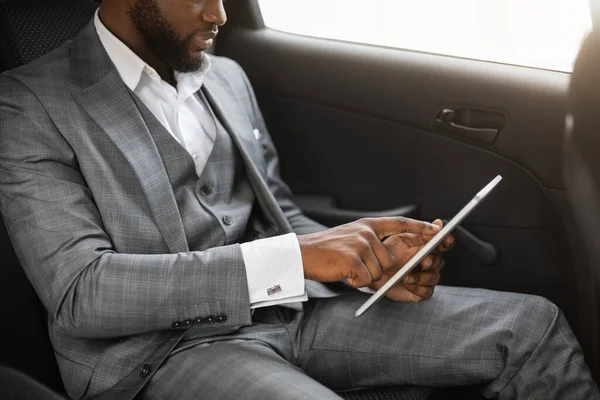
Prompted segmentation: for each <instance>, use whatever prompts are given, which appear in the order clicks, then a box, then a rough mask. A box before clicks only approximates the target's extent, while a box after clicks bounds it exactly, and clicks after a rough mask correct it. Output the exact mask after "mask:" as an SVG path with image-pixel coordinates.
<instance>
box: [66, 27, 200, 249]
mask: <svg viewBox="0 0 600 400" xmlns="http://www.w3.org/2000/svg"><path fill="white" fill-rule="evenodd" d="M84 62H85V64H87V66H88V68H89V69H88V68H86V71H87V72H86V73H85V74H83V73H82V71H83V69H81V67H80V66H81V65H83V63H84ZM90 69H91V72H90ZM71 79H72V81H73V82H74V83H76V84H77V85H78V86H79V87H80V88H78V89H76V90H75V91H74V96H75V97H76V99H77V100H78V101H79V103H80V104H81V106H82V107H83V108H84V109H85V110H86V111H87V113H88V114H89V115H90V116H91V117H92V118H93V119H94V121H96V123H97V124H98V125H99V126H100V127H101V128H102V130H103V131H104V133H105V134H106V135H107V136H108V137H110V139H111V140H112V141H113V142H114V143H115V145H116V147H117V148H118V149H119V150H120V151H121V152H122V153H123V155H124V156H125V158H126V159H127V161H128V162H129V164H130V167H131V168H132V169H133V171H134V172H135V174H136V177H137V179H138V180H139V182H140V184H141V186H142V188H143V191H144V194H145V196H146V200H147V202H148V204H149V207H150V209H151V211H152V214H153V217H154V219H155V220H156V223H157V225H158V228H159V229H160V231H161V233H162V235H163V237H164V239H165V241H166V243H167V245H168V247H169V250H170V251H171V252H172V253H177V252H184V251H189V248H188V245H187V240H186V237H185V231H184V228H183V223H182V221H181V216H180V214H179V209H178V207H177V202H176V200H175V196H174V194H173V191H172V190H171V185H170V181H169V178H168V175H167V172H166V170H165V167H164V165H163V162H162V159H161V157H160V154H159V152H158V149H157V148H156V145H155V144H154V141H153V139H152V136H151V134H150V132H149V131H148V128H147V127H146V124H145V123H144V120H143V118H142V116H141V115H140V113H139V110H138V109H137V107H136V106H135V103H134V101H133V98H132V97H131V96H132V95H133V94H132V93H131V92H130V91H129V89H128V88H127V86H126V85H125V84H124V83H123V81H122V80H121V77H120V76H119V73H118V71H117V70H116V68H115V67H114V65H113V64H112V62H111V61H110V58H109V57H108V54H106V52H105V50H104V47H103V46H102V44H101V42H100V39H99V38H98V35H97V34H96V31H95V27H94V25H93V23H92V24H90V25H88V26H87V27H86V28H85V29H84V31H83V32H82V34H81V36H79V37H78V38H77V39H76V40H75V41H74V43H73V51H72V57H71ZM106 157H107V159H108V161H107V162H110V154H107V155H106Z"/></svg>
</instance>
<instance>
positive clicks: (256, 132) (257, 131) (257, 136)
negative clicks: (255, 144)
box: [252, 129, 262, 140]
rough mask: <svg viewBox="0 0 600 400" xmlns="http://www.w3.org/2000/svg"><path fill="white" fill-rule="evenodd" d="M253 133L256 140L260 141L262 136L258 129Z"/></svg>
mask: <svg viewBox="0 0 600 400" xmlns="http://www.w3.org/2000/svg"><path fill="white" fill-rule="evenodd" d="M252 133H254V138H255V139H256V140H259V139H260V137H261V136H262V135H261V134H260V131H259V130H258V129H254V130H253V131H252Z"/></svg>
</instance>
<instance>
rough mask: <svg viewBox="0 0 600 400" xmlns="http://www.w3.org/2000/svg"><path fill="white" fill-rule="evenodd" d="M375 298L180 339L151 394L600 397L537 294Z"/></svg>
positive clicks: (333, 302) (278, 314) (269, 314)
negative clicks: (470, 391) (470, 390)
mask: <svg viewBox="0 0 600 400" xmlns="http://www.w3.org/2000/svg"><path fill="white" fill-rule="evenodd" d="M366 298H367V295H365V294H363V293H361V292H355V293H352V294H348V295H342V296H339V297H335V298H330V299H311V300H309V301H308V302H307V303H305V307H304V311H302V312H297V311H294V310H290V309H286V308H282V307H269V308H265V309H259V310H257V311H256V312H255V313H254V316H253V325H252V326H248V327H244V328H241V329H240V330H238V331H237V332H235V333H233V334H229V335H225V336H217V337H210V338H203V339H196V340H192V341H187V342H182V343H180V345H179V346H178V347H177V348H176V349H175V350H174V352H173V353H172V354H171V355H170V356H169V357H168V358H167V359H166V360H165V362H164V363H163V365H162V366H161V367H160V368H159V369H158V371H157V372H156V374H155V375H154V377H153V378H152V379H151V381H150V382H149V384H148V385H147V386H146V388H145V389H144V391H143V392H142V397H143V398H144V399H149V400H154V399H210V400H212V399H215V400H216V399H232V400H233V399H235V400H238V399H261V400H262V399H319V400H326V399H339V396H338V395H336V394H335V393H334V392H333V390H335V391H341V390H352V389H358V388H364V387H372V386H382V385H385V386H390V385H404V384H409V385H422V386H433V387H439V386H460V385H474V384H481V385H482V393H483V394H484V395H485V396H486V397H490V398H491V397H494V396H497V398H498V399H527V400H532V399H540V400H551V399H560V400H563V399H582V400H583V399H585V400H590V399H600V392H599V391H598V387H597V386H596V385H595V384H594V383H593V381H592V380H591V377H590V373H589V370H588V368H587V366H586V365H585V363H584V360H583V353H582V351H581V349H580V347H579V345H578V344H577V341H576V339H575V337H574V335H573V333H572V332H571V329H570V328H569V326H568V323H567V321H566V320H565V318H564V316H563V315H562V313H561V312H560V310H559V309H558V308H557V307H556V306H555V305H553V304H552V303H550V302H549V301H548V300H545V299H543V298H540V297H536V296H530V295H522V294H514V293H501V292H493V291H488V290H479V289H463V288H450V287H443V286H440V287H438V288H437V289H436V293H435V295H434V296H433V298H432V299H430V300H428V301H425V302H422V303H418V304H407V303H394V302H392V301H389V300H387V299H385V300H382V301H380V302H379V303H378V304H376V305H375V306H374V307H373V308H372V309H370V310H369V311H368V312H367V313H366V314H364V315H363V316H361V317H360V318H358V319H356V318H354V317H353V313H354V311H355V310H356V309H357V308H358V307H359V306H360V305H361V304H362V303H363V302H364V301H365V299H366Z"/></svg>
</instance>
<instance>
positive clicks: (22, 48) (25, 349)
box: [0, 0, 98, 391]
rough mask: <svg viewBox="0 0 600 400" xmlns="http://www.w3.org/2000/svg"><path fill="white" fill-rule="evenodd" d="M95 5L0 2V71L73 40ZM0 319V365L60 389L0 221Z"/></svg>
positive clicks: (36, 305)
mask: <svg viewBox="0 0 600 400" xmlns="http://www.w3.org/2000/svg"><path fill="white" fill-rule="evenodd" d="M97 8H98V3H97V2H95V1H93V0H7V1H6V0H5V1H2V0H0V72H2V71H4V70H9V69H12V68H16V67H19V66H21V65H23V64H26V63H28V62H30V61H32V60H34V59H36V58H38V57H41V56H42V55H44V54H46V53H47V52H50V51H51V50H53V49H55V48H56V47H58V46H60V45H61V44H62V43H64V42H66V41H67V40H69V39H71V38H73V37H74V36H75V35H76V34H77V33H78V32H79V31H80V30H81V29H82V28H83V27H84V26H85V25H86V24H88V23H89V22H90V21H91V20H92V17H93V14H94V12H95V10H96V9H97ZM0 134H2V132H1V131H0ZM0 320H1V321H2V325H1V326H2V328H1V329H0V338H1V341H0V364H5V365H9V366H11V367H14V368H16V369H18V370H21V371H23V372H25V373H26V374H28V375H30V376H32V377H33V378H36V379H38V380H39V381H41V382H43V383H45V384H46V385H47V386H49V387H50V388H53V389H55V390H57V391H62V389H63V385H62V382H61V379H60V375H59V372H58V368H57V364H56V360H55V358H54V354H53V350H52V346H51V344H50V340H49V338H48V332H47V322H46V321H47V318H46V314H45V311H44V309H43V307H42V306H41V303H40V302H39V300H38V297H37V295H36V293H35V291H34V290H33V287H32V286H31V284H30V283H29V280H28V279H27V277H26V276H25V273H24V272H23V269H22V268H21V265H20V264H19V261H18V260H17V257H16V256H15V253H14V250H13V248H12V245H11V243H10V239H9V237H8V234H7V231H6V229H5V226H4V222H3V221H0Z"/></svg>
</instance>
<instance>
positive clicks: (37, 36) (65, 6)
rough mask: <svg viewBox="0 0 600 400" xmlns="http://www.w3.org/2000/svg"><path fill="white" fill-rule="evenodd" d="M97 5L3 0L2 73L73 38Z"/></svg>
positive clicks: (73, 0)
mask: <svg viewBox="0 0 600 400" xmlns="http://www.w3.org/2000/svg"><path fill="white" fill-rule="evenodd" d="M98 3H99V1H98V2H96V1H93V0H5V1H0V72H2V71H5V70H9V69H13V68H16V67H18V66H20V65H24V64H27V63H28V62H30V61H33V60H35V59H36V58H39V57H41V56H43V55H44V54H46V53H48V52H50V51H52V50H54V49H55V48H57V47H58V46H60V45H61V44H62V43H64V42H66V41H67V40H69V39H71V38H73V37H74V36H75V35H76V34H77V33H79V32H80V31H81V29H83V27H84V26H85V25H86V24H87V23H89V22H90V20H91V17H92V16H93V14H94V11H95V10H96V9H97V8H98Z"/></svg>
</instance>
